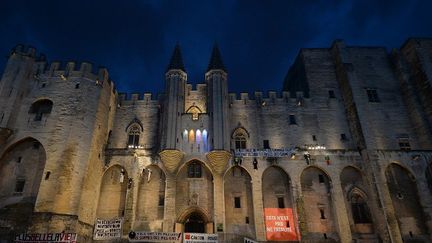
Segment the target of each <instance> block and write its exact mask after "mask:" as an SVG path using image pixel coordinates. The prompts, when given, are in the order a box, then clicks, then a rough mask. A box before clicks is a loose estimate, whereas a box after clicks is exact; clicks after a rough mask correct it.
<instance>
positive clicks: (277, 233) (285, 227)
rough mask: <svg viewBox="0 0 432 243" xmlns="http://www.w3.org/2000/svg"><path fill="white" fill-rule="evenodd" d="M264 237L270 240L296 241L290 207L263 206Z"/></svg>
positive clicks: (298, 237) (298, 238) (297, 237)
mask: <svg viewBox="0 0 432 243" xmlns="http://www.w3.org/2000/svg"><path fill="white" fill-rule="evenodd" d="M264 217H265V226H266V237H267V240H271V241H297V240H300V236H299V235H297V231H296V228H295V221H294V216H293V212H292V208H264Z"/></svg>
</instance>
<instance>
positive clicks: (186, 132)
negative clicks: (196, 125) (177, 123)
mask: <svg viewBox="0 0 432 243" xmlns="http://www.w3.org/2000/svg"><path fill="white" fill-rule="evenodd" d="M183 141H185V142H187V141H188V131H187V130H186V129H185V130H184V131H183Z"/></svg>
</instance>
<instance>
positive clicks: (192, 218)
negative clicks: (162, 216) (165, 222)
mask: <svg viewBox="0 0 432 243" xmlns="http://www.w3.org/2000/svg"><path fill="white" fill-rule="evenodd" d="M175 232H189V233H213V232H214V230H213V222H211V221H210V217H209V215H208V213H206V212H204V210H203V209H201V208H199V207H190V208H188V209H186V210H185V211H184V212H183V213H182V214H181V215H180V216H179V217H178V219H177V221H176V225H175Z"/></svg>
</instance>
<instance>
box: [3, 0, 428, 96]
mask: <svg viewBox="0 0 432 243" xmlns="http://www.w3.org/2000/svg"><path fill="white" fill-rule="evenodd" d="M431 9H432V1H430V0H429V1H414V0H410V1H406V0H405V1H402V0H385V1H376V0H359V1H347V0H341V1H332V0H321V1H312V0H311V1H264V0H262V1H252V0H245V1H234V0H233V1H210V0H196V1H179V0H177V1H174V0H173V1H159V0H154V1H144V0H141V1H133V0H127V1H107V0H105V1H93V0H91V1H90V0H88V1H58V0H55V1H22V0H1V1H0V55H3V56H6V55H7V54H8V53H9V51H10V49H11V48H12V47H14V46H15V45H16V44H17V43H23V44H28V45H32V46H34V47H36V48H37V50H38V52H42V53H44V54H46V55H47V57H48V60H49V61H57V60H60V61H69V60H76V61H90V62H91V63H93V64H94V66H96V67H97V66H105V67H107V68H108V71H109V73H110V76H111V78H112V79H113V80H114V81H115V83H116V86H117V89H118V90H119V91H127V92H144V91H146V92H152V93H157V92H162V91H163V88H164V72H165V69H166V66H167V65H168V62H169V58H170V56H171V53H172V51H173V48H174V46H175V43H176V42H179V43H180V45H181V48H182V52H183V58H184V63H185V66H186V70H187V72H188V75H189V82H191V83H194V84H196V83H201V82H203V80H204V72H205V70H206V67H207V64H208V61H209V58H210V52H211V48H212V46H213V44H214V43H215V42H217V43H218V45H219V48H220V50H221V53H222V57H223V60H224V63H225V66H226V67H227V69H228V75H229V87H230V91H233V92H241V91H248V92H253V91H256V90H258V91H267V90H278V91H279V90H281V88H282V82H283V79H284V77H285V75H286V73H287V71H288V69H289V67H290V65H291V64H292V62H293V60H294V59H295V57H296V55H297V53H298V51H299V49H300V48H303V47H329V46H330V45H331V43H332V41H333V40H334V39H337V38H338V39H344V40H345V42H346V43H347V44H348V45H373V46H385V47H387V48H389V49H390V48H399V47H400V46H401V45H402V44H403V42H404V41H405V40H406V39H407V38H408V37H412V36H416V37H432V18H431ZM5 62H6V59H5V58H2V59H0V67H1V68H0V70H3V67H4V65H5Z"/></svg>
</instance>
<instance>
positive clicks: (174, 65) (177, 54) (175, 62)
mask: <svg viewBox="0 0 432 243" xmlns="http://www.w3.org/2000/svg"><path fill="white" fill-rule="evenodd" d="M171 69H180V70H182V71H183V72H186V69H185V67H184V64H183V58H182V54H181V50H180V45H179V44H178V43H177V44H176V46H175V48H174V52H173V54H172V57H171V61H170V63H169V65H168V67H167V72H168V71H169V70H171Z"/></svg>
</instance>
